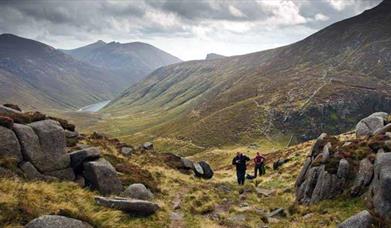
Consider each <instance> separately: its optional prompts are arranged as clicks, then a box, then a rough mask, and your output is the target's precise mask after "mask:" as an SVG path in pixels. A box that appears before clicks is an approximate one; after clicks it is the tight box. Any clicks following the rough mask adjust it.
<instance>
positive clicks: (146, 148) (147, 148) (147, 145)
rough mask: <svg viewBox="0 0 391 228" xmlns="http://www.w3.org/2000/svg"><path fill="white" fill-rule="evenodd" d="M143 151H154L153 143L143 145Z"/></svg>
mask: <svg viewBox="0 0 391 228" xmlns="http://www.w3.org/2000/svg"><path fill="white" fill-rule="evenodd" d="M143 149H145V150H152V149H153V143H151V142H146V143H144V144H143Z"/></svg>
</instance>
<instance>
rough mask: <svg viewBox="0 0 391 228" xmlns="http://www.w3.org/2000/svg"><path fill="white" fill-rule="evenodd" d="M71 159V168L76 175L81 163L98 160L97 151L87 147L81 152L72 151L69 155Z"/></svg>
mask: <svg viewBox="0 0 391 228" xmlns="http://www.w3.org/2000/svg"><path fill="white" fill-rule="evenodd" d="M69 156H70V158H71V167H72V168H73V169H74V170H75V172H76V173H79V172H80V170H81V168H82V166H83V162H86V161H93V160H97V159H99V158H100V152H99V149H98V148H96V147H89V148H86V149H82V150H77V151H73V152H72V153H70V154H69Z"/></svg>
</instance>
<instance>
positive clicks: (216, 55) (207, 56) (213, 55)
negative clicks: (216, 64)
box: [205, 53, 225, 60]
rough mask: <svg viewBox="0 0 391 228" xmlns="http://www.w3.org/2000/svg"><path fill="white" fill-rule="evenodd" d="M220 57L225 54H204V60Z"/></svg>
mask: <svg viewBox="0 0 391 228" xmlns="http://www.w3.org/2000/svg"><path fill="white" fill-rule="evenodd" d="M221 58H225V56H224V55H219V54H216V53H209V54H207V55H206V57H205V60H212V59H221Z"/></svg>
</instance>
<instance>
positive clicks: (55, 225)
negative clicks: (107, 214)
mask: <svg viewBox="0 0 391 228" xmlns="http://www.w3.org/2000/svg"><path fill="white" fill-rule="evenodd" d="M59 227H61V228H93V227H92V226H91V225H90V224H88V223H86V222H83V221H80V220H77V219H73V218H68V217H65V216H59V215H43V216H41V217H38V218H36V219H34V220H32V221H30V222H29V223H28V224H27V225H26V226H25V228H59Z"/></svg>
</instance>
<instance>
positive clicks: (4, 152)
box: [0, 126, 23, 163]
mask: <svg viewBox="0 0 391 228" xmlns="http://www.w3.org/2000/svg"><path fill="white" fill-rule="evenodd" d="M0 139H1V140H0V157H4V158H7V159H10V158H12V159H14V160H15V162H16V163H18V162H21V161H22V160H23V157H22V152H21V149H20V145H19V141H18V138H17V137H16V135H15V133H14V132H13V131H12V130H10V129H8V128H5V127H2V126H0Z"/></svg>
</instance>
